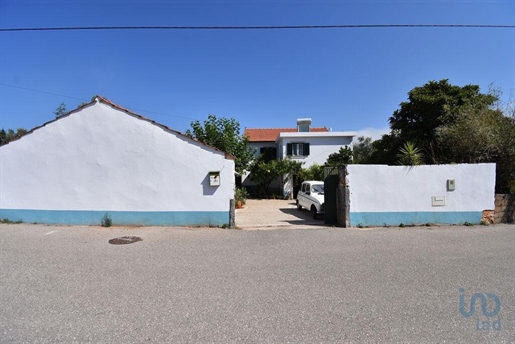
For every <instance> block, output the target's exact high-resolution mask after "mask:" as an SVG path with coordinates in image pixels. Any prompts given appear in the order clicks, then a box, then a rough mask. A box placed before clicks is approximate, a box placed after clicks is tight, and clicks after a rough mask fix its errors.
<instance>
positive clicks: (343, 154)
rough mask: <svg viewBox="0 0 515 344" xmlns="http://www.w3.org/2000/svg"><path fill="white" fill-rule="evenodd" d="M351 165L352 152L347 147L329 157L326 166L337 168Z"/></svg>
mask: <svg viewBox="0 0 515 344" xmlns="http://www.w3.org/2000/svg"><path fill="white" fill-rule="evenodd" d="M350 163H352V150H351V149H350V148H349V147H347V146H345V147H340V150H339V151H338V153H333V154H330V155H329V157H327V162H326V163H325V164H326V165H327V166H331V167H337V166H340V165H346V164H350Z"/></svg>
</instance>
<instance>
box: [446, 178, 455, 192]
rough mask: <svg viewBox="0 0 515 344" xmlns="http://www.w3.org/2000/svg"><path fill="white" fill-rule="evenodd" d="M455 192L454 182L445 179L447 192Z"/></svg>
mask: <svg viewBox="0 0 515 344" xmlns="http://www.w3.org/2000/svg"><path fill="white" fill-rule="evenodd" d="M454 190H456V181H455V180H454V179H447V191H454Z"/></svg>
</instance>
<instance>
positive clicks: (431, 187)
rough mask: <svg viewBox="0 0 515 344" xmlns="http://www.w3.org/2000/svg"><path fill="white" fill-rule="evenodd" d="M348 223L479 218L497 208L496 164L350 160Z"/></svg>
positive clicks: (476, 220)
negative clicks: (361, 162)
mask: <svg viewBox="0 0 515 344" xmlns="http://www.w3.org/2000/svg"><path fill="white" fill-rule="evenodd" d="M347 178H348V179H347V180H348V185H349V191H350V213H349V218H350V225H351V226H353V227H355V226H360V225H362V226H384V225H386V226H399V225H400V224H404V225H411V224H427V223H432V224H463V223H466V222H468V223H479V222H480V221H481V217H482V211H483V210H493V209H494V208H495V164H457V165H422V166H414V167H410V166H386V165H349V166H348V176H347Z"/></svg>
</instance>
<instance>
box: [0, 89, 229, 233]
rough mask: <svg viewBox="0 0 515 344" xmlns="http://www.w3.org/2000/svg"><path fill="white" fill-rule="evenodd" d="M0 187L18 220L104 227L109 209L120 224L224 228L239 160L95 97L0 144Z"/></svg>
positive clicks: (1, 202)
mask: <svg viewBox="0 0 515 344" xmlns="http://www.w3.org/2000/svg"><path fill="white" fill-rule="evenodd" d="M210 172H219V174H220V180H221V183H220V185H219V186H211V185H210ZM0 190H1V192H0V217H2V218H9V219H10V220H13V221H16V220H22V221H24V222H40V223H72V224H82V223H84V224H98V223H100V220H101V215H103V214H104V213H106V212H107V213H109V215H110V216H111V217H112V219H113V224H115V225H116V224H132V225H140V224H148V225H222V224H226V223H228V222H229V207H230V200H231V199H232V198H234V160H233V158H232V157H230V156H227V154H226V153H224V152H221V151H219V150H217V149H214V148H212V147H208V146H206V145H204V144H202V143H200V142H198V141H196V140H193V139H190V138H188V137H186V136H184V135H182V134H181V133H179V132H176V131H173V130H170V129H169V128H167V127H165V126H162V125H159V124H157V123H154V122H152V121H149V120H146V119H144V118H143V117H140V116H138V115H136V114H133V113H130V112H127V111H124V109H123V108H120V107H117V106H115V105H114V104H112V103H110V102H109V101H105V100H104V99H102V98H97V102H93V103H91V104H89V105H87V106H85V107H83V108H80V109H78V110H76V111H74V112H72V113H70V114H68V115H66V116H63V117H61V118H59V119H57V120H55V121H51V122H49V123H47V124H45V125H44V126H42V127H39V128H36V129H35V130H33V131H31V132H29V133H28V134H26V135H25V136H23V137H22V138H20V139H19V140H16V141H13V142H11V143H9V144H7V145H5V146H2V147H0Z"/></svg>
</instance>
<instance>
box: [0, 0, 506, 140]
mask: <svg viewBox="0 0 515 344" xmlns="http://www.w3.org/2000/svg"><path fill="white" fill-rule="evenodd" d="M358 24H476V25H515V1H513V0H507V1H501V0H488V1H474V0H467V1H458V0H456V1H452V0H448V1H430V0H427V1H424V0H413V1H409V0H404V1H344V0H341V1H338V0H332V1H324V0H317V1H281V0H274V1H272V0H270V1H265V0H239V1H236V0H233V1H223V0H209V1H208V0H204V1H195V0H190V1H173V0H170V1H164V0H161V1H156V0H145V1H143V0H140V1H115V0H111V1H107V0H102V1H96V0H79V1H72V0H70V1H68V0H59V1H49V0H32V1H27V0H0V28H33V27H79V26H80V27H82V26H290V25H358ZM441 79H449V82H450V83H451V84H453V85H458V86H464V85H467V84H476V85H479V86H480V87H481V91H482V92H487V91H488V88H489V85H491V84H493V85H495V86H496V87H498V88H500V89H501V90H502V91H503V92H504V93H503V100H507V99H508V96H509V94H510V91H512V90H514V89H515V28H343V29H297V30H295V29H283V30H113V31H16V32H12V31H11V32H6V31H3V32H0V127H1V128H4V129H8V128H13V129H15V128H19V127H23V128H25V129H31V128H33V127H36V126H39V125H41V124H43V123H45V122H47V121H50V120H52V119H54V118H55V115H54V114H53V112H54V111H55V109H56V108H57V107H58V106H59V105H60V104H61V102H64V103H65V104H66V107H67V109H68V110H73V109H75V108H76V107H77V105H78V104H79V103H81V102H83V101H89V100H90V99H91V97H92V96H94V95H97V94H99V95H102V96H103V97H105V98H107V99H109V100H111V101H112V102H114V103H116V104H119V105H121V106H123V107H126V108H128V109H130V110H132V111H134V112H136V113H138V114H140V115H142V116H145V117H147V118H150V119H152V120H155V121H157V122H159V123H162V124H164V125H167V126H169V127H171V128H172V129H175V130H178V131H181V132H184V131H186V130H187V129H189V128H190V123H191V122H192V121H194V120H199V121H201V122H202V121H204V120H205V119H206V118H207V116H208V114H214V115H216V116H218V117H228V118H229V117H232V118H235V119H236V120H238V122H239V123H240V126H241V130H242V131H243V129H244V128H245V127H248V128H284V127H295V126H296V119H297V118H306V117H309V118H311V119H312V121H313V124H312V125H313V126H316V127H323V126H325V127H327V128H331V129H332V130H333V131H358V133H359V134H360V135H365V136H372V137H373V138H374V139H376V138H379V137H380V135H381V134H382V133H385V132H387V131H388V118H389V117H390V116H391V115H392V113H393V112H394V111H395V110H396V109H398V108H399V104H400V103H401V102H403V101H406V100H407V93H408V92H409V91H410V90H411V89H413V88H414V87H417V86H422V85H424V84H425V83H427V82H428V81H430V80H441Z"/></svg>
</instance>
